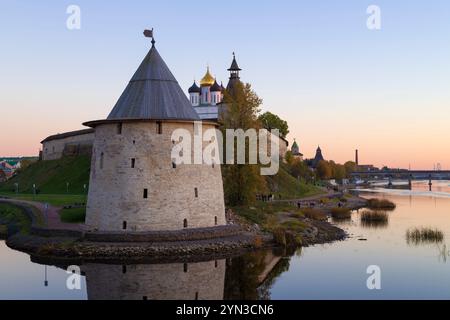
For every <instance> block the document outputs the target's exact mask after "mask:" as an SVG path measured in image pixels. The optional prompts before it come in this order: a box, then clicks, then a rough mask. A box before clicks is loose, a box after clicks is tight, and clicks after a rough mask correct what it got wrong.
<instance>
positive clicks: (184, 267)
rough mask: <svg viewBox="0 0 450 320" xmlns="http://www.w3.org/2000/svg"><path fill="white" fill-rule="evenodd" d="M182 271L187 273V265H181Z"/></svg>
mask: <svg viewBox="0 0 450 320" xmlns="http://www.w3.org/2000/svg"><path fill="white" fill-rule="evenodd" d="M183 271H184V272H188V264H187V263H185V264H183Z"/></svg>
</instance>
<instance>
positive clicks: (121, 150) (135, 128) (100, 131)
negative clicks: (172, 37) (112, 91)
mask: <svg viewBox="0 0 450 320" xmlns="http://www.w3.org/2000/svg"><path fill="white" fill-rule="evenodd" d="M198 121H200V119H199V117H198V115H197V113H196V112H195V110H194V108H193V107H192V106H191V103H190V102H189V100H188V98H187V97H186V95H185V94H184V93H183V90H182V89H181V88H180V86H179V84H178V82H177V81H176V79H175V77H174V76H173V75H172V73H171V72H170V70H169V68H168V67H167V65H166V64H165V62H164V61H163V59H162V58H161V56H160V55H159V53H158V51H157V50H156V47H155V42H154V40H153V39H152V47H151V49H150V51H149V52H148V54H147V56H146V57H145V58H144V60H143V61H142V63H141V65H140V66H139V68H138V69H137V71H136V72H135V74H134V75H133V77H132V78H131V80H130V82H129V84H128V85H127V87H126V88H125V90H124V92H123V93H122V95H121V96H120V98H119V100H118V101H117V103H116V105H115V106H114V108H113V109H112V111H111V113H110V114H109V116H108V117H107V119H105V120H96V121H90V122H86V123H85V125H87V126H89V127H92V128H94V129H95V138H94V144H93V154H92V163H91V176H90V185H89V197H88V204H87V213H86V225H87V228H88V230H89V231H91V232H92V231H94V232H95V231H102V232H130V233H132V232H135V231H165V230H182V229H186V228H204V227H214V226H220V225H225V224H226V220H225V207H224V196H223V186H222V175H221V170H220V165H219V164H217V165H214V164H213V165H207V164H175V163H174V162H173V159H172V158H171V151H172V148H173V146H174V145H175V144H176V142H175V141H172V132H173V131H174V130H176V129H186V130H187V131H188V132H189V133H190V134H191V136H193V134H194V124H196V123H198ZM216 125H217V124H216V123H213V122H206V121H204V122H202V128H203V130H207V129H211V128H215V126H216ZM215 141H217V139H215ZM206 145H207V143H206V142H203V147H205V146H206ZM192 153H193V151H192Z"/></svg>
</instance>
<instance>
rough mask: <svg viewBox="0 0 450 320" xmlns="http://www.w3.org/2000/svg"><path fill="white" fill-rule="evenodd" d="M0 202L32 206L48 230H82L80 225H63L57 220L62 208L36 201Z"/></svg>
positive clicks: (0, 200) (5, 200)
mask: <svg viewBox="0 0 450 320" xmlns="http://www.w3.org/2000/svg"><path fill="white" fill-rule="evenodd" d="M0 202H9V203H12V204H19V205H26V206H33V207H35V208H36V209H38V210H39V211H40V215H41V217H42V219H43V220H44V225H45V227H46V228H48V229H63V230H77V231H80V230H83V227H84V224H82V223H64V222H62V221H61V219H60V218H59V211H60V210H61V209H62V207H54V206H52V205H50V204H47V205H46V204H44V203H41V202H36V201H28V200H16V199H0Z"/></svg>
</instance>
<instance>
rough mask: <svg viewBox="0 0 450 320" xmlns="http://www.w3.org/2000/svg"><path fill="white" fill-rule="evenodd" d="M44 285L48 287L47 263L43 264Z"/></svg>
mask: <svg viewBox="0 0 450 320" xmlns="http://www.w3.org/2000/svg"><path fill="white" fill-rule="evenodd" d="M44 287H48V279H47V265H45V266H44Z"/></svg>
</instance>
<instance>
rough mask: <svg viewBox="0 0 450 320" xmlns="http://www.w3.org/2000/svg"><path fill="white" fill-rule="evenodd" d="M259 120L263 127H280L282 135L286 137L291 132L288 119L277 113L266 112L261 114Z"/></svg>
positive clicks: (270, 128)
mask: <svg viewBox="0 0 450 320" xmlns="http://www.w3.org/2000/svg"><path fill="white" fill-rule="evenodd" d="M259 121H260V122H261V124H262V126H263V128H265V129H267V130H269V131H270V130H272V129H278V130H280V136H281V137H282V138H286V136H287V135H288V133H289V126H288V123H287V122H286V121H284V120H283V119H281V118H280V117H279V116H277V115H276V114H273V113H271V112H265V113H263V114H262V115H260V116H259Z"/></svg>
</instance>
